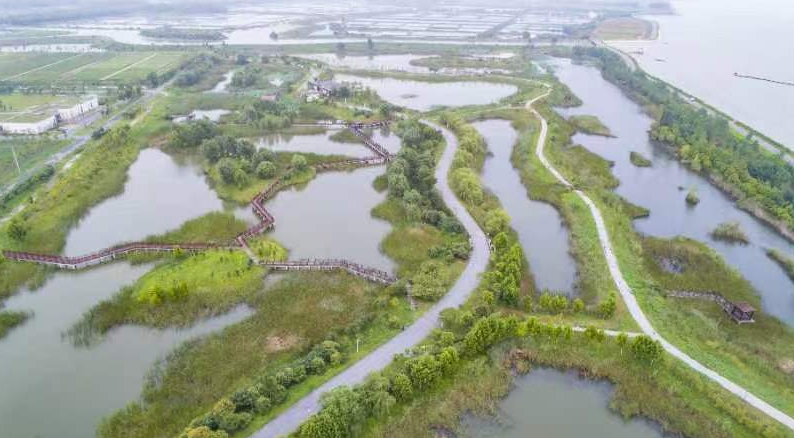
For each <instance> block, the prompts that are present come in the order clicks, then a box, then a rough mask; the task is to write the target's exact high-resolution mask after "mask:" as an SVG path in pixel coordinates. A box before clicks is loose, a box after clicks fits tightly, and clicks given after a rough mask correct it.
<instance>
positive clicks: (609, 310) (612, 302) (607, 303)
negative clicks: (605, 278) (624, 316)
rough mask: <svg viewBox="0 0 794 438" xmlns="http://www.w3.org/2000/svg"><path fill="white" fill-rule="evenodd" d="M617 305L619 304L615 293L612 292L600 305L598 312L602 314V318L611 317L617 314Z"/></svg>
mask: <svg viewBox="0 0 794 438" xmlns="http://www.w3.org/2000/svg"><path fill="white" fill-rule="evenodd" d="M617 307H618V304H617V300H616V299H615V293H614V292H610V293H609V296H608V297H607V298H606V299H604V300H603V301H602V302H601V304H599V305H598V312H599V313H600V314H601V317H602V318H604V319H609V318H612V317H613V316H614V315H615V310H617Z"/></svg>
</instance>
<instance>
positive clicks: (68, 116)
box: [55, 96, 99, 123]
mask: <svg viewBox="0 0 794 438" xmlns="http://www.w3.org/2000/svg"><path fill="white" fill-rule="evenodd" d="M97 108H99V99H98V98H97V97H96V96H88V97H87V98H86V99H85V100H83V101H82V102H80V103H78V104H77V105H74V106H72V107H68V108H58V109H57V111H56V113H55V117H57V118H58V121H59V122H61V123H63V122H70V121H73V120H77V119H79V118H80V117H82V116H84V115H86V114H88V113H90V112H92V111H94V110H96V109H97Z"/></svg>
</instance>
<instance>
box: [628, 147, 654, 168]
mask: <svg viewBox="0 0 794 438" xmlns="http://www.w3.org/2000/svg"><path fill="white" fill-rule="evenodd" d="M629 161H631V164H633V165H635V166H637V167H651V166H652V165H653V162H651V160H649V159H647V158H645V157H644V156H642V154H641V153H639V152H635V151H631V152H630V153H629Z"/></svg>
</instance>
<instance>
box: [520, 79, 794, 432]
mask: <svg viewBox="0 0 794 438" xmlns="http://www.w3.org/2000/svg"><path fill="white" fill-rule="evenodd" d="M546 86H547V87H549V86H548V85H546ZM550 92H551V89H550V88H549V91H547V92H546V93H545V94H543V95H541V96H538V97H536V98H534V99H532V100H531V101H529V102H527V104H526V107H527V109H528V110H529V111H531V112H532V114H533V115H534V116H535V117H537V118H538V120H540V135H539V136H538V143H537V147H536V148H535V154H536V155H537V157H538V159H539V160H540V162H541V163H542V164H543V167H545V168H546V169H547V170H548V171H549V172H551V173H552V174H553V175H554V177H555V178H557V180H558V181H559V182H560V183H562V184H563V185H564V186H566V187H568V188H570V189H573V190H574V192H575V193H576V195H577V196H579V198H580V199H581V200H582V201H584V203H585V204H587V207H588V208H589V209H590V214H591V215H592V216H593V220H594V221H595V224H596V229H597V230H598V240H599V241H600V242H601V248H602V249H603V251H604V257H605V258H606V261H607V266H608V267H609V274H610V275H611V276H612V280H613V281H614V282H615V286H617V288H618V291H620V295H621V297H623V301H624V302H625V303H626V307H627V308H628V309H629V313H631V316H632V317H633V318H634V320H635V321H637V324H638V325H639V326H640V329H641V330H642V332H643V333H645V334H646V335H648V336H650V337H651V338H652V339H654V340H656V341H659V343H660V344H662V347H664V349H665V351H667V353H669V354H670V355H671V356H674V357H676V358H678V359H680V360H681V361H682V362H684V363H685V364H686V365H687V366H689V367H690V368H692V369H693V370H695V371H697V372H699V373H701V374H703V375H704V376H706V377H708V378H709V379H711V380H713V381H714V382H716V383H717V384H719V385H720V386H722V387H723V388H725V389H727V390H728V391H730V392H731V393H733V394H734V395H736V396H738V397H739V398H741V399H742V400H744V401H745V402H747V403H748V404H750V405H751V406H753V407H755V408H756V409H758V410H759V411H761V412H763V413H765V414H767V415H769V416H770V417H772V418H774V419H775V420H777V421H779V422H780V423H781V424H783V425H784V426H786V427H788V428H789V429H792V430H794V418H791V417H790V416H788V415H787V414H785V413H783V412H782V411H780V410H778V409H777V408H775V407H774V406H772V405H770V404H769V403H767V402H765V401H763V400H761V399H760V398H758V397H756V396H755V395H753V394H751V393H750V392H749V391H747V390H746V389H744V388H742V387H741V386H739V385H737V384H736V383H733V382H732V381H730V380H728V379H726V378H725V377H722V376H721V375H719V374H718V373H717V372H715V371H714V370H712V369H710V368H707V367H706V366H704V365H703V364H701V363H700V362H698V361H696V360H695V359H693V358H691V357H690V356H689V355H687V354H686V353H684V352H683V351H681V350H679V349H678V348H677V347H676V346H675V345H673V344H671V343H669V342H667V341H666V340H665V339H664V338H663V337H662V335H660V334H659V333H658V332H657V331H656V330H654V328H653V326H652V325H651V322H650V321H649V320H648V318H647V317H646V316H645V313H643V311H642V308H640V305H639V304H638V303H637V299H636V298H635V297H634V292H633V291H632V290H631V287H629V285H628V283H627V282H626V280H625V279H624V278H623V274H622V273H621V272H620V267H619V265H618V259H617V257H616V256H615V252H614V251H613V250H612V244H611V243H610V241H609V234H608V232H607V227H606V224H605V223H604V218H603V216H602V215H601V211H600V210H599V209H598V207H597V206H596V205H595V203H594V202H593V201H592V200H591V199H590V198H589V197H588V196H587V195H586V194H584V192H582V191H581V190H577V189H575V188H574V187H573V185H572V184H571V183H570V182H568V180H566V179H565V178H564V177H563V176H562V175H561V174H560V173H559V172H558V171H557V169H555V168H554V166H552V165H551V164H550V163H549V162H548V161H547V160H546V157H545V156H544V155H543V149H544V148H545V146H546V134H547V132H548V123H546V119H545V118H543V116H541V115H540V113H538V112H537V111H536V110H535V108H533V107H532V104H533V103H535V102H536V101H537V100H539V99H543V98H544V97H546V96H548V95H549V93H550Z"/></svg>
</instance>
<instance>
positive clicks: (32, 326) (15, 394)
mask: <svg viewBox="0 0 794 438" xmlns="http://www.w3.org/2000/svg"><path fill="white" fill-rule="evenodd" d="M150 268H151V265H138V266H131V265H129V264H128V263H126V262H120V263H114V264H112V265H104V266H100V267H97V268H93V269H90V270H87V271H81V272H76V273H75V272H58V273H56V274H55V275H53V276H52V277H51V278H50V279H48V280H47V283H46V284H45V285H44V286H43V287H42V288H40V289H38V290H36V291H34V292H29V291H22V292H20V293H18V294H17V295H15V296H13V297H12V298H10V299H8V300H7V301H6V304H7V307H8V309H9V310H22V311H32V312H34V316H33V317H32V318H31V319H30V320H28V321H27V322H26V323H25V324H23V325H22V326H20V327H17V328H16V329H14V330H12V331H11V332H10V333H9V334H8V335H7V336H6V337H5V338H3V339H1V340H0V358H1V359H0V388H2V390H0V424H2V429H3V433H2V435H3V436H6V437H9V438H10V437H41V438H56V437H57V438H86V437H92V436H94V429H95V428H96V426H97V424H98V423H99V420H100V419H101V418H102V417H104V416H106V415H109V414H111V413H113V412H114V411H115V410H117V409H120V408H122V407H124V406H125V405H126V404H127V403H128V402H130V401H132V400H135V399H136V398H137V397H138V395H139V394H140V391H141V385H142V384H143V381H144V377H145V375H146V373H147V372H148V370H149V369H150V368H151V366H152V365H153V364H154V363H155V361H156V360H157V359H158V358H161V357H163V356H165V355H166V354H167V353H168V352H169V351H171V350H172V349H173V348H174V347H175V346H176V345H178V344H180V343H182V342H184V341H185V340H187V339H190V338H195V337H197V336H200V335H202V334H206V333H210V332H212V331H215V330H218V329H220V328H222V327H224V326H226V325H229V324H233V323H235V322H238V321H241V320H242V319H244V318H245V317H246V316H248V315H249V314H250V310H248V309H247V308H245V307H238V308H237V309H235V310H232V311H231V312H229V313H227V314H226V315H223V316H220V317H216V318H211V319H208V320H205V321H202V322H199V323H197V324H195V325H194V326H193V327H191V328H188V329H184V330H173V329H169V330H154V329H148V328H144V327H139V326H122V327H119V328H117V329H114V330H112V331H111V332H110V333H109V334H108V336H107V338H106V339H104V340H103V341H102V342H100V343H99V344H97V345H94V346H92V347H90V348H84V347H75V346H74V345H73V344H72V342H71V340H70V339H69V338H68V337H64V335H63V333H64V332H65V331H66V330H68V329H69V328H70V327H71V326H72V325H74V324H75V323H77V322H78V321H79V320H80V319H81V316H82V315H83V313H84V312H86V311H87V310H89V309H91V308H92V307H94V306H95V305H96V304H97V303H99V302H100V301H102V300H105V299H108V298H110V297H111V296H112V295H114V294H115V293H116V292H117V291H118V290H119V288H121V287H122V286H125V285H129V284H132V283H133V282H135V280H136V279H138V278H139V277H140V276H141V275H143V274H144V273H146V272H147V271H148V270H149V269H150Z"/></svg>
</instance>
